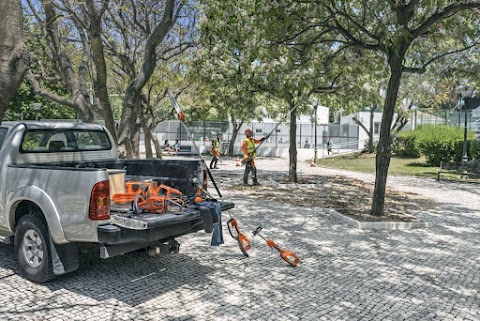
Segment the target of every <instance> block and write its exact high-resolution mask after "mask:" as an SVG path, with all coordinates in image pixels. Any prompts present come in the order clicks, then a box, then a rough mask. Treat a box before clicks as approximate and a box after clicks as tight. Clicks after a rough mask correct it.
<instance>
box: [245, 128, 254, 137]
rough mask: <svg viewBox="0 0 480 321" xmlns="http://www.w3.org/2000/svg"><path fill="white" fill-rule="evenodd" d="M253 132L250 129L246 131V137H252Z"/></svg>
mask: <svg viewBox="0 0 480 321" xmlns="http://www.w3.org/2000/svg"><path fill="white" fill-rule="evenodd" d="M252 134H253V133H252V130H251V129H250V128H247V129H245V136H252Z"/></svg>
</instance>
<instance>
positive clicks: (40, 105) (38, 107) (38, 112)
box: [32, 103, 42, 120]
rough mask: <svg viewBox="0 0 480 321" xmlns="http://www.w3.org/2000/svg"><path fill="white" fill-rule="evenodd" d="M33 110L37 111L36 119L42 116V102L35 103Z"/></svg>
mask: <svg viewBox="0 0 480 321" xmlns="http://www.w3.org/2000/svg"><path fill="white" fill-rule="evenodd" d="M32 106H33V110H34V111H35V120H38V118H39V117H40V109H41V108H42V103H33V104H32Z"/></svg>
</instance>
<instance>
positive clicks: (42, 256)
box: [15, 214, 55, 283]
mask: <svg viewBox="0 0 480 321" xmlns="http://www.w3.org/2000/svg"><path fill="white" fill-rule="evenodd" d="M15 255H16V257H17V262H18V265H19V266H20V268H21V270H22V272H23V273H24V274H25V275H26V276H27V278H28V279H30V280H31V281H33V282H36V283H43V282H46V281H48V280H50V279H52V278H54V277H55V275H54V273H53V267H52V260H51V251H50V243H49V236H48V228H47V223H46V222H45V220H44V218H43V217H42V216H41V215H35V214H27V215H25V216H23V217H22V218H21V219H20V220H19V222H18V225H17V229H16V231H15Z"/></svg>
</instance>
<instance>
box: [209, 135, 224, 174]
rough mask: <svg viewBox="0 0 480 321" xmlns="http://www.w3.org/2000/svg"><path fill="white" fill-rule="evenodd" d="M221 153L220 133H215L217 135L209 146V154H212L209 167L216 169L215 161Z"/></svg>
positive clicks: (216, 161)
mask: <svg viewBox="0 0 480 321" xmlns="http://www.w3.org/2000/svg"><path fill="white" fill-rule="evenodd" d="M221 153H222V134H221V133H217V137H216V138H215V139H214V140H212V145H211V147H210V154H212V156H213V158H212V161H211V162H210V169H218V167H217V163H218V159H219V158H220V154H221Z"/></svg>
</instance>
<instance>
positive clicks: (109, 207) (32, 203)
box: [0, 122, 233, 283]
mask: <svg viewBox="0 0 480 321" xmlns="http://www.w3.org/2000/svg"><path fill="white" fill-rule="evenodd" d="M0 146H1V147H0V180H1V182H0V242H4V243H12V242H14V249H15V255H16V258H17V261H18V264H19V266H20V269H21V271H22V272H23V273H24V274H25V276H26V277H27V278H29V279H30V280H32V281H34V282H38V283H41V282H45V281H48V280H50V279H52V278H53V277H55V275H60V274H64V273H67V272H71V271H74V270H76V269H77V268H78V266H79V260H78V255H77V252H78V251H77V246H78V244H79V243H93V244H98V246H99V248H100V256H101V257H102V258H109V257H112V256H115V255H119V254H123V253H127V252H130V251H135V250H138V249H142V248H150V249H154V251H153V252H154V253H159V252H160V253H165V252H178V247H179V244H178V242H176V240H175V237H178V236H180V235H185V234H189V233H194V232H197V231H200V230H202V229H205V231H207V229H206V228H205V224H206V223H205V222H204V221H205V220H204V217H205V216H202V213H201V211H200V210H199V209H198V208H196V207H195V204H194V198H195V194H196V192H197V191H198V190H199V188H202V189H206V185H207V177H208V175H207V172H206V168H205V164H204V162H203V161H201V160H180V159H178V160H177V159H176V160H121V159H118V157H117V150H116V147H115V144H114V143H113V139H112V136H111V135H110V133H109V132H108V131H107V130H106V129H105V128H104V127H103V126H101V125H97V124H84V123H73V122H72V123H67V122H3V123H1V124H0ZM119 177H120V178H121V179H120V182H121V183H120V184H123V182H125V180H126V181H129V180H136V181H142V180H150V181H155V182H158V183H159V184H165V185H167V186H171V187H172V188H175V189H177V190H179V191H181V192H182V194H183V201H184V206H182V208H181V209H180V210H178V209H176V211H172V212H169V211H166V212H165V213H163V214H153V213H149V212H143V213H140V212H139V211H134V210H133V209H132V208H131V207H128V206H127V207H125V206H123V207H122V206H120V207H117V208H116V207H115V205H114V204H113V203H112V202H111V198H112V193H113V192H114V191H112V190H113V189H114V187H115V186H114V185H118V178H119ZM115 179H116V180H115ZM112 182H114V183H113V184H112ZM115 188H116V187H115ZM220 204H221V207H222V210H228V209H230V208H232V207H233V204H232V203H224V202H221V203H220ZM203 215H204V214H203ZM210 232H211V229H210Z"/></svg>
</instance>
